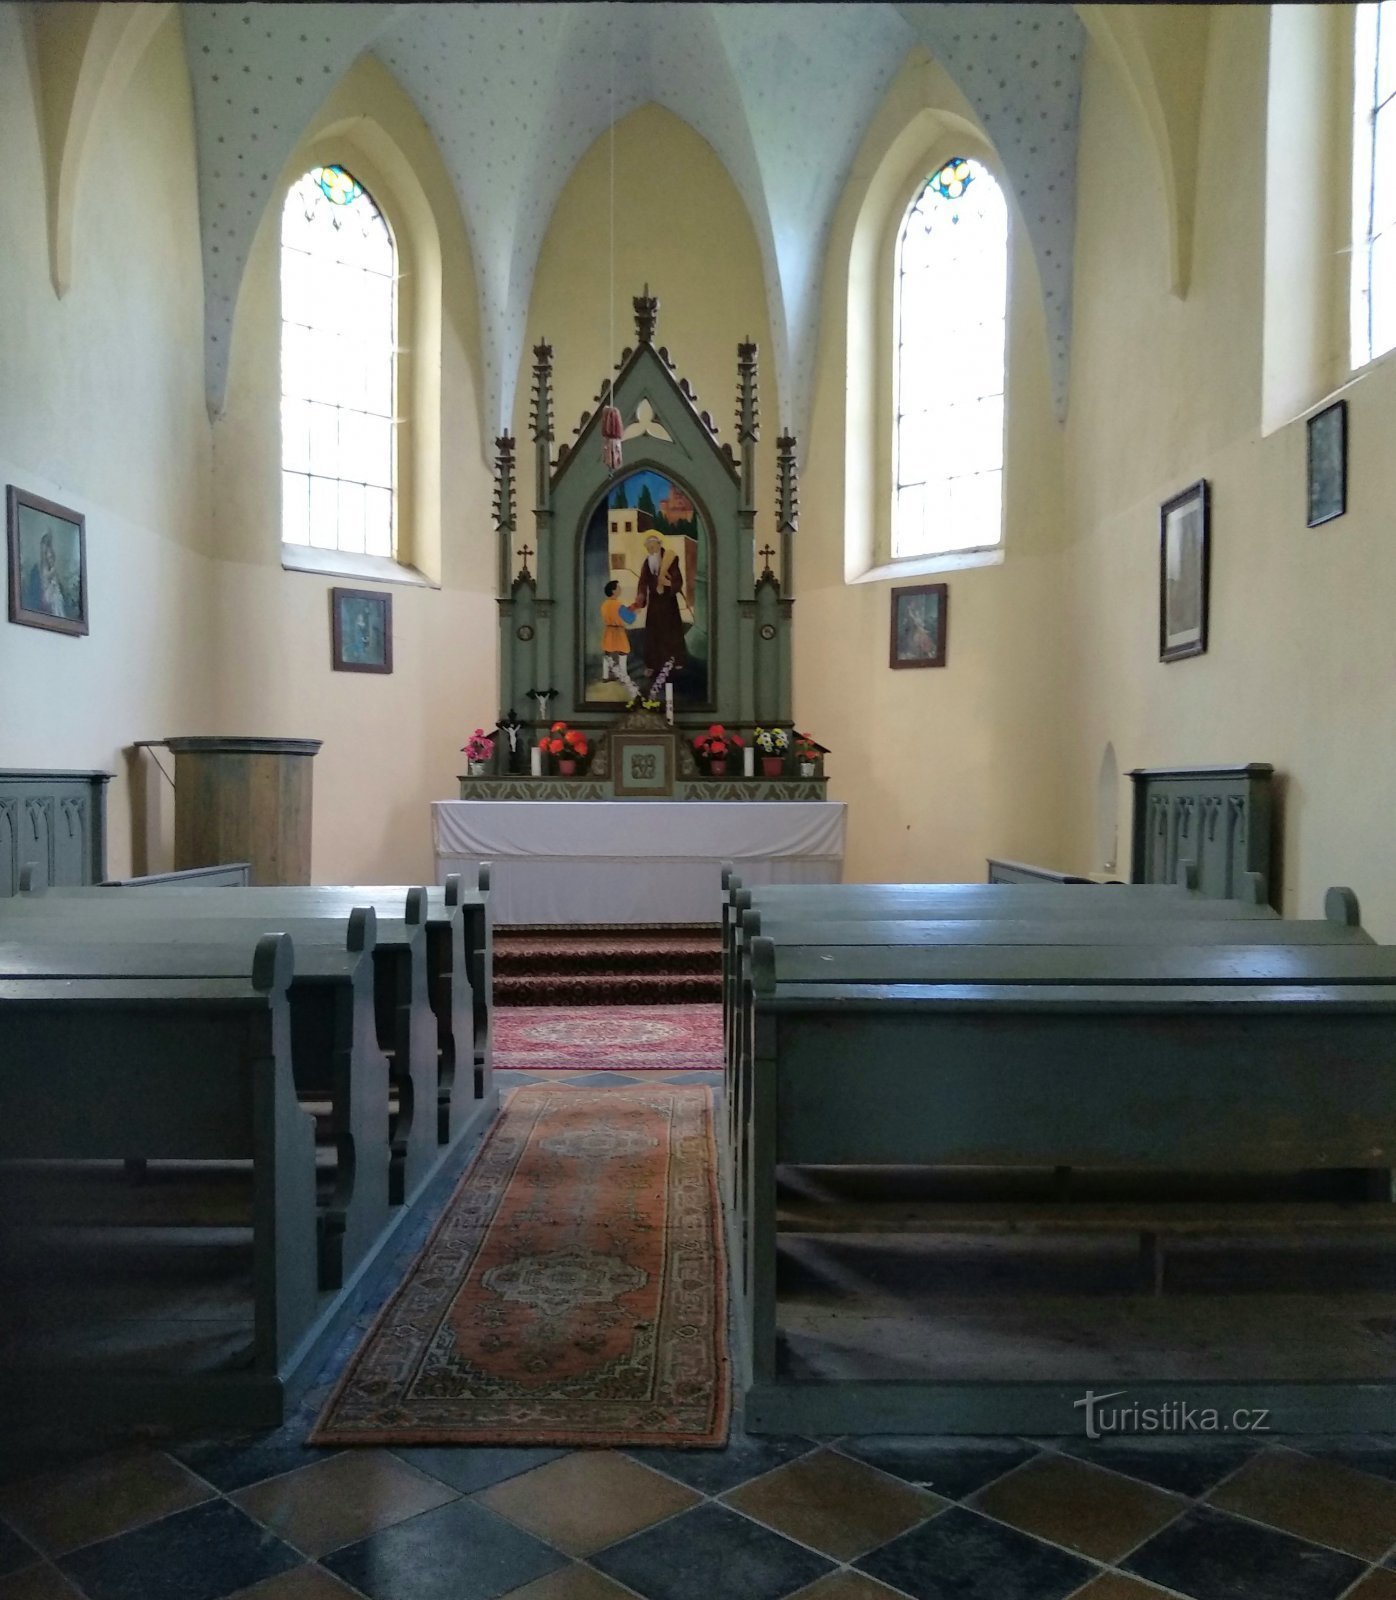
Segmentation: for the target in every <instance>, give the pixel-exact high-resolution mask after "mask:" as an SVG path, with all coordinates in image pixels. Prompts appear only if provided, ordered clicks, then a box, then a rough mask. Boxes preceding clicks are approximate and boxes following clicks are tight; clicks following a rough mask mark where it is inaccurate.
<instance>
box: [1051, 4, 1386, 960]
mask: <svg viewBox="0 0 1396 1600" xmlns="http://www.w3.org/2000/svg"><path fill="white" fill-rule="evenodd" d="M1267 48H1268V26H1267V11H1266V9H1265V8H1262V7H1252V6H1235V7H1230V6H1228V7H1218V8H1216V10H1215V12H1214V15H1213V18H1212V24H1211V32H1210V39H1209V51H1208V62H1207V75H1206V87H1205V92H1204V97H1203V103H1202V115H1201V127H1200V144H1199V150H1200V156H1199V162H1198V171H1199V182H1198V201H1197V216H1196V232H1195V249H1194V256H1193V272H1192V287H1191V291H1190V293H1189V294H1188V297H1187V299H1186V300H1178V299H1176V298H1174V297H1172V296H1170V295H1169V294H1168V293H1167V291H1166V289H1165V288H1164V287H1163V285H1162V284H1161V282H1160V275H1159V273H1158V270H1157V262H1158V259H1159V253H1160V251H1161V249H1162V244H1163V241H1162V239H1161V235H1160V228H1161V223H1160V221H1159V217H1158V211H1157V207H1156V205H1155V204H1154V203H1153V200H1152V197H1151V194H1150V189H1149V184H1150V181H1151V174H1150V171H1149V168H1148V165H1147V159H1146V155H1145V152H1144V149H1143V147H1142V145H1141V143H1140V140H1139V137H1138V134H1137V132H1136V130H1135V127H1134V125H1133V123H1132V120H1131V116H1130V113H1129V110H1128V107H1127V106H1126V104H1125V103H1124V101H1123V100H1122V98H1121V96H1120V94H1119V92H1118V91H1117V89H1116V86H1115V82H1114V81H1113V79H1112V78H1111V77H1110V76H1109V75H1108V73H1107V72H1106V71H1105V70H1104V69H1103V67H1102V64H1101V62H1100V61H1099V59H1098V58H1097V56H1096V55H1095V53H1094V51H1091V52H1088V55H1087V61H1086V71H1085V85H1084V93H1083V103H1082V136H1081V167H1080V184H1079V206H1080V210H1079V217H1080V222H1079V233H1078V239H1077V251H1076V283H1075V337H1074V346H1073V377H1072V391H1071V412H1070V418H1069V421H1068V426H1067V439H1066V462H1067V503H1068V515H1067V518H1066V523H1065V527H1066V529H1067V532H1068V536H1069V544H1068V546H1067V550H1066V555H1065V562H1064V590H1063V592H1064V595H1065V597H1066V601H1067V607H1068V609H1067V617H1066V621H1067V626H1066V627H1065V629H1064V630H1063V633H1062V641H1063V643H1064V644H1065V645H1066V646H1067V647H1068V648H1069V649H1070V650H1071V652H1072V655H1071V663H1070V670H1071V672H1072V674H1073V676H1074V677H1075V678H1076V680H1077V681H1078V683H1079V686H1080V688H1079V694H1078V695H1077V696H1076V698H1075V714H1074V716H1073V718H1072V720H1071V721H1070V723H1069V724H1067V726H1066V727H1065V728H1064V729H1063V734H1064V742H1063V747H1062V754H1063V758H1064V760H1065V780H1066V785H1067V797H1066V798H1067V804H1066V813H1065V814H1066V818H1067V830H1066V833H1065V835H1064V838H1065V839H1066V841H1067V845H1066V860H1067V861H1068V862H1069V864H1070V865H1072V866H1074V867H1077V868H1080V867H1083V866H1087V867H1088V866H1092V865H1094V864H1095V863H1094V861H1093V859H1092V857H1093V853H1094V846H1093V843H1092V841H1093V840H1094V839H1095V837H1096V832H1097V820H1098V819H1097V805H1096V796H1095V780H1096V774H1097V771H1098V769H1099V765H1100V759H1101V752H1102V750H1103V748H1104V746H1105V744H1106V741H1107V740H1109V741H1113V743H1114V746H1115V749H1116V751H1117V752H1118V756H1119V766H1120V772H1121V779H1120V784H1119V790H1118V794H1117V801H1118V818H1119V824H1120V831H1121V840H1122V846H1124V841H1125V839H1126V838H1127V828H1128V817H1129V800H1128V794H1127V792H1126V791H1127V787H1128V780H1127V778H1126V777H1124V776H1123V775H1124V774H1125V773H1127V771H1128V769H1129V768H1131V767H1136V766H1164V765H1169V764H1182V763H1186V764H1192V763H1209V762H1228V763H1229V762H1241V761H1270V762H1273V763H1274V765H1275V767H1276V769H1277V771H1278V772H1279V773H1281V774H1283V785H1282V798H1283V803H1282V820H1281V836H1282V841H1283V859H1282V870H1281V877H1282V888H1283V908H1284V910H1285V912H1286V913H1287V914H1291V915H1301V916H1315V915H1319V914H1321V906H1322V897H1323V891H1324V890H1325V888H1327V887H1328V886H1329V885H1330V884H1334V883H1343V884H1350V885H1352V886H1353V887H1354V888H1355V889H1356V890H1357V892H1358V894H1359V896H1360V898H1361V902H1362V906H1363V912H1364V922H1365V923H1366V925H1367V926H1368V927H1369V929H1370V930H1371V931H1372V932H1373V933H1374V934H1375V935H1376V936H1377V937H1378V938H1380V939H1386V940H1390V939H1392V938H1396V860H1394V859H1393V856H1392V853H1391V852H1390V850H1389V849H1388V848H1387V839H1386V835H1387V832H1388V829H1389V820H1390V795H1391V794H1392V792H1393V785H1396V746H1393V743H1392V740H1391V736H1390V730H1391V726H1392V721H1393V716H1396V648H1393V644H1392V635H1391V628H1390V622H1389V618H1390V613H1391V609H1392V603H1393V599H1396V546H1393V543H1392V539H1391V529H1390V511H1389V508H1390V506H1391V505H1392V503H1393V500H1396V457H1393V453H1392V451H1391V450H1390V448H1389V440H1390V437H1391V431H1392V422H1393V417H1396V361H1393V360H1391V359H1390V358H1388V359H1386V360H1384V361H1380V362H1377V363H1375V364H1374V365H1373V366H1371V367H1369V368H1367V369H1365V370H1364V371H1363V372H1362V373H1360V374H1359V375H1358V376H1357V377H1356V378H1355V379H1354V380H1353V381H1352V382H1351V383H1350V384H1349V385H1348V386H1347V388H1346V389H1345V390H1344V391H1343V392H1344V393H1345V394H1346V396H1347V399H1348V406H1349V418H1348V421H1349V445H1350V474H1349V502H1348V503H1349V510H1348V513H1347V515H1346V516H1344V517H1342V518H1340V519H1338V520H1336V521H1334V522H1331V523H1329V524H1327V525H1325V526H1323V527H1320V528H1315V529H1308V528H1306V527H1305V428H1304V423H1303V421H1302V419H1301V420H1298V421H1293V422H1289V423H1287V424H1286V425H1284V426H1281V427H1279V428H1277V429H1276V430H1275V431H1274V432H1271V433H1269V434H1268V435H1263V434H1262V426H1261V397H1262V382H1261V366H1262V354H1263V350H1264V330H1263V325H1262V324H1263V302H1264V292H1263V291H1264V284H1265V260H1264V255H1265V227H1264V198H1265V183H1266V166H1265V109H1266V83H1267V73H1266V60H1267ZM1200 477H1205V478H1207V479H1208V480H1209V481H1210V483H1211V487H1212V569H1211V615H1210V640H1209V646H1208V650H1207V653H1206V654H1205V655H1203V656H1201V657H1195V658H1192V659H1189V660H1185V661H1181V662H1175V663H1172V664H1168V665H1164V664H1162V663H1160V662H1159V660H1158V610H1157V608H1158V507H1159V504H1160V502H1161V501H1163V500H1164V499H1166V498H1168V497H1169V496H1170V495H1172V494H1174V493H1176V492H1177V491H1178V490H1180V489H1182V488H1184V487H1186V486H1187V485H1188V484H1189V483H1192V482H1194V481H1195V480H1196V479H1198V478H1200ZM1123 865H1125V862H1124V861H1122V866H1123Z"/></svg>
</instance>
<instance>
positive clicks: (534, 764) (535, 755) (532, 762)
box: [528, 745, 543, 778]
mask: <svg viewBox="0 0 1396 1600" xmlns="http://www.w3.org/2000/svg"><path fill="white" fill-rule="evenodd" d="M528 760H529V770H530V771H531V772H532V773H533V776H534V777H535V778H541V777H542V776H543V752H542V751H541V750H540V749H539V748H538V746H537V745H534V747H533V748H532V750H530V751H529V752H528Z"/></svg>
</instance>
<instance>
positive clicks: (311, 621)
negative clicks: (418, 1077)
mask: <svg viewBox="0 0 1396 1600" xmlns="http://www.w3.org/2000/svg"><path fill="white" fill-rule="evenodd" d="M369 124H371V125H372V126H371V128H370V127H369V126H368V125H369ZM336 152H338V154H336ZM375 158H376V159H375ZM332 159H342V160H343V161H344V163H345V164H346V165H347V166H349V167H350V168H351V170H354V169H358V170H359V171H362V172H363V173H364V175H365V179H366V181H370V182H371V183H377V187H376V188H375V189H374V193H375V197H376V198H378V199H379V200H380V203H381V204H382V205H383V207H384V209H385V214H386V215H387V216H388V218H389V221H390V223H391V224H392V226H393V227H394V230H395V232H396V233H397V234H398V236H399V246H400V254H401V261H402V264H403V268H404V272H405V274H408V275H410V279H411V281H410V282H404V284H403V295H404V303H405V300H406V298H407V297H408V296H410V295H412V294H416V293H419V292H420V294H421V295H422V296H423V297H425V298H431V297H436V298H439V300H440V302H441V304H442V306H443V313H442V315H441V316H440V317H439V318H437V319H435V321H434V322H432V320H431V319H428V321H427V325H425V326H423V324H422V323H420V322H416V321H412V320H411V319H409V318H407V317H404V318H402V319H401V325H400V328H399V342H400V345H401V346H402V351H403V363H404V369H406V368H407V367H409V366H410V369H411V370H412V372H413V373H415V374H417V375H418V377H419V378H420V383H419V384H418V385H417V398H418V401H419V404H418V409H419V410H420V409H421V403H420V402H421V401H422V398H423V397H424V396H425V397H426V398H427V400H429V403H430V405H431V406H432V407H434V408H435V409H436V410H437V412H438V413H439V417H440V424H439V437H440V441H441V443H440V454H439V459H437V458H436V457H435V455H434V452H433V453H431V455H430V456H429V457H424V454H423V451H422V450H421V449H417V448H416V447H415V446H409V445H408V444H407V443H406V441H405V439H402V438H400V441H399V469H400V471H401V470H402V469H403V468H404V467H405V468H406V469H407V472H408V474H409V477H408V484H409V499H410V503H411V505H412V507H413V508H414V509H413V510H409V511H407V512H406V513H405V514H406V515H408V516H413V515H416V516H420V517H422V518H423V519H424V520H425V522H426V523H427V524H428V525H429V526H434V528H436V529H439V533H437V534H434V536H433V537H431V538H429V540H428V543H429V544H431V545H433V546H434V547H435V548H434V549H433V552H432V553H433V559H432V561H431V562H430V563H429V565H430V567H432V568H434V569H435V571H434V572H433V576H435V574H436V573H437V572H439V585H436V584H425V583H416V584H398V583H395V584H390V585H389V584H382V583H378V582H375V581H373V580H371V579H365V578H358V577H327V576H322V575H319V574H315V573H308V572H299V571H289V570H284V569H283V568H282V565H281V466H280V461H281V454H280V452H281V443H280V423H279V417H280V314H281V313H280V278H279V272H280V254H279V252H280V230H281V207H282V202H283V200H284V197H285V193H286V190H287V188H288V187H289V185H290V184H291V182H293V181H294V180H295V178H296V177H298V176H299V174H300V173H301V172H303V171H304V170H305V169H306V168H307V167H309V166H311V165H313V164H314V163H315V162H317V161H328V160H332ZM365 163H367V164H368V165H367V167H366V166H365ZM404 167H405V168H406V169H408V170H410V173H411V177H412V185H411V187H410V189H409V188H408V187H407V186H406V185H403V184H402V183H400V182H399V183H398V184H395V183H394V177H395V169H396V170H397V172H400V171H401V170H402V168H404ZM428 214H429V216H428ZM438 284H439V286H440V287H439V290H438V289H437V288H436V285H438ZM476 303H477V302H476V291H475V282H474V276H473V271H472V266H471V261H470V252H469V247H468V244H467V242H466V237H465V231H464V224H463V221H462V219H461V217H460V213H459V208H458V206H457V204H456V201H455V197H454V194H453V191H452V189H451V185H450V180H449V178H448V177H447V175H446V173H445V170H444V168H443V167H442V164H441V159H440V155H439V152H438V151H437V150H436V147H435V144H434V142H433V140H432V138H431V135H430V133H429V132H428V131H427V129H426V126H425V124H423V123H422V121H421V119H420V117H419V116H418V115H417V114H416V112H415V110H413V109H412V108H411V106H410V104H409V103H408V102H407V100H406V97H405V95H404V94H403V92H402V90H401V89H400V87H399V86H398V85H397V84H396V81H395V80H394V79H393V78H392V76H391V74H389V73H388V72H387V71H386V69H384V68H382V67H381V66H379V65H378V64H377V63H375V62H372V61H367V60H366V61H364V62H361V63H360V64H359V66H357V67H356V68H355V69H354V70H353V71H352V72H351V73H350V74H348V75H347V77H346V78H345V80H344V81H343V83H341V84H340V86H339V87H338V88H337V89H336V90H335V92H334V93H333V94H332V95H331V96H330V97H329V99H328V100H327V101H326V103H325V105H324V106H323V107H322V109H321V112H320V114H319V115H318V116H317V118H316V121H315V124H314V126H313V127H312V128H311V129H310V130H309V132H308V133H307V135H306V137H305V139H304V140H302V142H301V143H300V145H299V146H298V147H297V149H296V151H295V152H294V153H293V155H292V156H291V157H290V159H289V160H288V161H287V163H286V166H285V168H284V169H283V172H282V181H281V182H280V184H279V185H278V189H277V196H276V198H275V200H274V202H273V203H272V205H271V206H269V208H268V210H267V212H266V214H265V215H264V217H263V219H262V223H261V225H260V227H259V229H258V232H257V235H256V239H255V241H254V244H253V248H252V251H251V254H250V256H249V259H248V265H247V271H246V275H245V277H244V280H243V286H242V291H241V295H240V298H239V301H238V308H237V316H236V319H235V323H234V342H233V349H232V359H231V365H230V376H229V384H228V396H227V405H226V409H225V410H224V412H223V414H222V415H221V416H220V417H219V418H218V420H217V422H216V424H215V427H214V482H215V513H214V516H215V528H216V538H217V551H218V557H219V559H218V562H217V568H216V586H215V594H214V601H213V617H212V633H213V645H214V650H215V653H216V655H217V658H218V661H219V664H220V665H219V676H218V684H217V690H216V695H215V701H214V713H213V715H214V721H215V722H216V723H217V729H216V730H211V731H222V732H227V733H248V734H258V735H278V736H286V737H299V738H312V739H320V740H322V741H323V743H322V747H321V750H320V752H319V754H318V755H317V756H316V758H315V764H314V817H313V846H312V849H313V857H312V865H311V871H312V876H313V878H314V880H315V881H317V882H324V883H335V882H339V883H375V882H376V883H397V882H409V883H411V882H420V881H430V879H431V875H432V873H433V862H432V852H431V829H430V820H429V805H430V802H431V801H432V800H439V799H448V798H450V797H452V796H454V795H455V793H456V789H457V784H456V777H457V774H458V773H459V772H460V771H461V770H462V765H461V763H462V762H463V760H464V757H462V756H461V755H460V753H459V751H460V746H461V745H462V744H463V743H464V742H465V739H466V736H467V735H468V734H469V733H470V732H471V730H472V729H473V728H475V727H476V726H477V725H484V726H486V727H489V726H492V725H493V723H494V720H495V715H496V712H497V709H498V708H497V707H496V705H495V684H496V681H497V672H496V654H495V643H496V637H497V630H496V607H495V602H494V595H495V588H494V583H495V566H494V549H493V535H492V524H491V521H490V514H489V512H490V502H491V479H490V475H489V470H488V465H487V456H486V441H485V429H484V427H483V425H482V422H481V417H480V407H479V380H478V374H479V372H480V369H481V363H480V350H479V328H478V318H477V313H476V309H475V307H476ZM404 387H409V388H410V387H411V386H410V385H405V386H404ZM413 424H414V425H416V426H418V439H419V441H420V443H421V444H422V445H423V446H425V445H428V444H430V441H431V440H432V439H433V438H434V437H435V436H436V434H437V431H438V430H437V428H436V426H435V425H434V424H433V423H428V424H426V425H425V426H421V425H420V419H419V418H413ZM414 450H415V453H414ZM408 531H409V533H410V532H411V531H413V530H410V529H409V530H408ZM336 586H346V587H350V588H373V589H379V590H382V591H383V592H386V593H389V594H391V596H392V600H393V670H392V672H391V674H383V675H379V674H372V673H356V672H335V671H334V670H333V669H332V667H331V650H330V640H331V634H330V625H331V624H330V590H331V589H332V588H334V587H336Z"/></svg>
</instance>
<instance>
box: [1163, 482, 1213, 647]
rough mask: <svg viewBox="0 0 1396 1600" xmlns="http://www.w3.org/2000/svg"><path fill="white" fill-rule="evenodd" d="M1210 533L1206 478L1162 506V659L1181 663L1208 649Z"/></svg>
mask: <svg viewBox="0 0 1396 1600" xmlns="http://www.w3.org/2000/svg"><path fill="white" fill-rule="evenodd" d="M1210 533H1211V525H1210V518H1209V510H1208V493H1207V480H1206V479H1205V478H1200V479H1199V480H1198V481H1197V482H1196V483H1194V484H1193V485H1192V487H1191V488H1188V489H1184V490H1183V492H1182V493H1181V494H1175V495H1174V496H1173V498H1172V499H1171V500H1165V501H1164V503H1163V505H1162V506H1161V507H1160V508H1159V627H1158V658H1159V660H1160V661H1181V660H1182V659H1183V658H1184V657H1185V656H1200V655H1202V654H1203V653H1204V652H1205V651H1206V649H1207V572H1208V558H1209V545H1210Z"/></svg>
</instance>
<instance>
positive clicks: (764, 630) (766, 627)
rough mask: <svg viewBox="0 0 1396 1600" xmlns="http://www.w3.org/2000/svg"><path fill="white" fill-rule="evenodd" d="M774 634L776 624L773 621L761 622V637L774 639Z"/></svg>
mask: <svg viewBox="0 0 1396 1600" xmlns="http://www.w3.org/2000/svg"><path fill="white" fill-rule="evenodd" d="M775 636H776V625H775V623H774V622H763V623H762V624H761V637H762V638H763V639H774V638H775Z"/></svg>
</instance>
